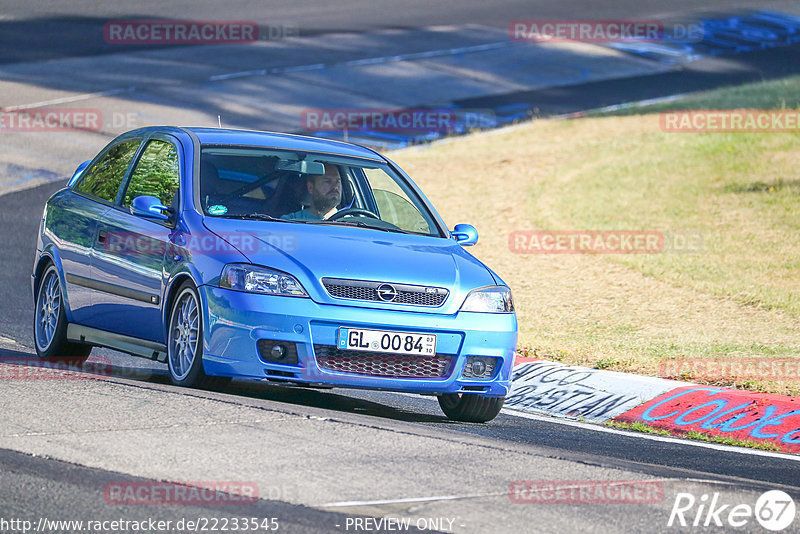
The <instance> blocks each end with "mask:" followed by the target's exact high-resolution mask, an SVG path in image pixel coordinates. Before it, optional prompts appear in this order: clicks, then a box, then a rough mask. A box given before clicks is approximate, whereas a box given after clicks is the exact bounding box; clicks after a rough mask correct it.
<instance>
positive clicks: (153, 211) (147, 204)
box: [131, 195, 169, 221]
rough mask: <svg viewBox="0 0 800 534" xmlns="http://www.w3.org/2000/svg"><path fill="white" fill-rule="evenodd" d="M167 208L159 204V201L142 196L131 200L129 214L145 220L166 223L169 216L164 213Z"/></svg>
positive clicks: (148, 196)
mask: <svg viewBox="0 0 800 534" xmlns="http://www.w3.org/2000/svg"><path fill="white" fill-rule="evenodd" d="M168 210H169V208H168V207H166V206H164V205H163V204H162V203H161V200H160V199H158V198H156V197H151V196H150V195H142V196H140V197H136V198H134V199H133V202H132V203H131V214H132V215H138V216H139V217H144V218H145V219H156V220H159V221H166V220H167V219H169V215H167V214H166V213H164V212H165V211H168Z"/></svg>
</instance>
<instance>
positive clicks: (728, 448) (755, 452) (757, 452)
mask: <svg viewBox="0 0 800 534" xmlns="http://www.w3.org/2000/svg"><path fill="white" fill-rule="evenodd" d="M502 413H504V414H506V415H512V416H515V417H523V418H525V419H533V420H534V421H543V422H547V423H556V424H559V425H566V426H573V427H577V428H583V429H585V430H593V431H595V432H607V433H609V434H624V435H625V436H628V437H631V438H639V439H648V440H651V441H660V442H662V443H675V444H677V445H687V446H691V447H702V448H705V449H714V450H717V451H725V452H735V453H738V454H746V455H749V456H767V457H769V458H779V459H781V460H789V461H792V462H800V456H799V455H794V454H791V453H781V452H772V451H764V450H761V449H750V448H747V447H737V446H733V445H721V444H718V443H708V442H705V441H697V440H693V439H688V438H672V437H667V436H657V435H653V434H646V433H644V432H635V431H625V430H618V429H616V428H612V427H608V426H605V425H603V424H598V423H581V422H580V421H568V420H565V419H560V418H557V417H548V416H546V415H536V414H532V413H526V412H520V411H517V410H511V409H509V408H504V409H503V410H502Z"/></svg>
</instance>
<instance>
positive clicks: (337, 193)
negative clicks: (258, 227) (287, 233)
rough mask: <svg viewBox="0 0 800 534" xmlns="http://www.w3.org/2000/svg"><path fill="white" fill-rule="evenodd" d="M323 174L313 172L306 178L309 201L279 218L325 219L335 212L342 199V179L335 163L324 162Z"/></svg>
mask: <svg viewBox="0 0 800 534" xmlns="http://www.w3.org/2000/svg"><path fill="white" fill-rule="evenodd" d="M324 165H325V174H315V175H312V176H309V177H308V178H307V179H306V189H307V190H308V197H309V198H310V199H311V202H310V204H309V205H308V206H306V205H305V204H306V203H307V202H303V208H302V209H301V210H299V211H295V212H294V213H287V214H286V215H283V216H282V217H281V219H299V220H317V219H326V218H328V217H330V216H331V215H333V214H334V213H336V212H337V211H338V210H337V209H336V206H337V205H338V204H339V202H341V201H342V179H341V177H340V176H339V169H338V168H337V167H336V165H332V164H330V163H325V164H324Z"/></svg>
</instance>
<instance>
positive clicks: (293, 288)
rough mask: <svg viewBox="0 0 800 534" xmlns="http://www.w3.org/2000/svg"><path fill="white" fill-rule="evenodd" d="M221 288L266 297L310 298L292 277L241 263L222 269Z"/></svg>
mask: <svg viewBox="0 0 800 534" xmlns="http://www.w3.org/2000/svg"><path fill="white" fill-rule="evenodd" d="M219 287H225V288H228V289H234V290H236V291H246V292H248V293H262V294H265V295H283V296H287V297H307V296H308V294H307V293H306V291H305V289H303V286H301V285H300V282H298V281H297V279H296V278H295V277H294V276H292V275H289V274H286V273H282V272H280V271H273V270H272V269H267V268H266V267H257V266H255V265H247V264H240V263H232V264H230V265H226V266H225V268H224V269H222V276H220V279H219Z"/></svg>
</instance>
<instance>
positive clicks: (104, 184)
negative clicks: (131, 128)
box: [75, 139, 141, 203]
mask: <svg viewBox="0 0 800 534" xmlns="http://www.w3.org/2000/svg"><path fill="white" fill-rule="evenodd" d="M139 143H141V140H139V139H133V140H131V141H125V142H123V143H120V144H118V145H115V146H113V147H111V148H110V149H109V150H108V152H106V153H105V154H104V155H103V157H101V158H100V160H99V161H97V162H96V163H95V164H94V165H92V166H91V167H89V168H88V169H87V170H86V172H84V173H83V177H82V178H81V181H80V182H79V183H78V185H77V186H75V189H76V190H78V191H80V192H81V193H85V194H87V195H91V196H93V197H97V198H99V199H101V200H105V201H106V202H111V203H113V202H114V201H115V200H116V199H117V193H118V192H119V188H120V186H121V185H122V180H123V179H124V178H125V173H126V172H127V170H128V166H129V165H130V163H131V160H132V159H133V156H134V155H135V154H136V150H137V149H138V148H139Z"/></svg>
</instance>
